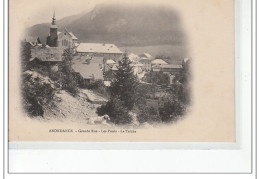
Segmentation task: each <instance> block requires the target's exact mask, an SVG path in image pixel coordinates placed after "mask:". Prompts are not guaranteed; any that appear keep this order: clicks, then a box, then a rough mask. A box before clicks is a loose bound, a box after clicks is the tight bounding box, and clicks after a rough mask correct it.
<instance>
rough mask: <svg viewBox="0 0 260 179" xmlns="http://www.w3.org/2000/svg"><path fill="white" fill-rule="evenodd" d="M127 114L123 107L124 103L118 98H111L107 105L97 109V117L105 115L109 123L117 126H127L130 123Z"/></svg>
mask: <svg viewBox="0 0 260 179" xmlns="http://www.w3.org/2000/svg"><path fill="white" fill-rule="evenodd" d="M128 112H129V111H128V109H127V108H126V107H124V103H123V102H122V101H121V100H120V99H118V98H112V99H110V100H109V101H108V102H107V104H105V105H102V106H101V107H99V108H97V114H98V115H100V116H102V115H105V114H107V115H108V116H109V118H110V121H111V122H113V123H114V124H119V125H120V124H129V123H130V122H131V121H132V118H131V116H130V115H129V113H128Z"/></svg>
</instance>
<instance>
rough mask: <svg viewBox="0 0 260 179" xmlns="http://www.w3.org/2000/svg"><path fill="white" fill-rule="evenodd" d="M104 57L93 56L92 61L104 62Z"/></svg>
mask: <svg viewBox="0 0 260 179" xmlns="http://www.w3.org/2000/svg"><path fill="white" fill-rule="evenodd" d="M103 60H104V57H92V58H91V61H90V62H91V63H98V64H103Z"/></svg>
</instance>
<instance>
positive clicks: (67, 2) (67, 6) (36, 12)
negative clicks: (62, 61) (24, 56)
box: [12, 0, 170, 27]
mask: <svg viewBox="0 0 260 179" xmlns="http://www.w3.org/2000/svg"><path fill="white" fill-rule="evenodd" d="M12 1H13V6H17V7H16V8H22V7H27V8H26V9H27V10H26V11H23V15H24V16H23V17H25V19H24V18H23V21H25V22H24V25H25V26H27V27H29V26H32V25H35V24H41V23H46V22H48V23H51V19H52V16H53V11H54V9H55V12H56V13H55V14H56V19H58V20H60V19H62V18H63V17H67V16H71V15H75V14H79V13H81V12H87V11H90V10H91V9H93V8H94V7H95V6H96V5H97V4H100V3H101V4H102V3H104V2H106V3H108V2H109V3H110V2H111V3H112V2H114V3H118V2H125V3H130V4H138V3H145V4H148V2H149V4H151V3H156V4H158V2H159V1H157V0H120V1H118V0H109V1H108V0H12ZM169 1H170V0H169ZM160 3H167V0H165V1H160ZM167 5H169V4H167ZM28 6H30V7H28Z"/></svg>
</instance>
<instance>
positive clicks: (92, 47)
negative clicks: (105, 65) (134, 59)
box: [77, 43, 122, 54]
mask: <svg viewBox="0 0 260 179" xmlns="http://www.w3.org/2000/svg"><path fill="white" fill-rule="evenodd" d="M77 52H83V53H118V54H121V53H122V52H121V51H120V50H119V49H118V47H117V46H115V45H114V44H102V43H80V44H79V46H78V47H77Z"/></svg>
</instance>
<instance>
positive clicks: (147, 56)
mask: <svg viewBox="0 0 260 179" xmlns="http://www.w3.org/2000/svg"><path fill="white" fill-rule="evenodd" d="M139 57H145V58H149V59H151V58H153V56H152V55H150V54H149V53H146V52H145V53H142V54H140V55H139Z"/></svg>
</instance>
